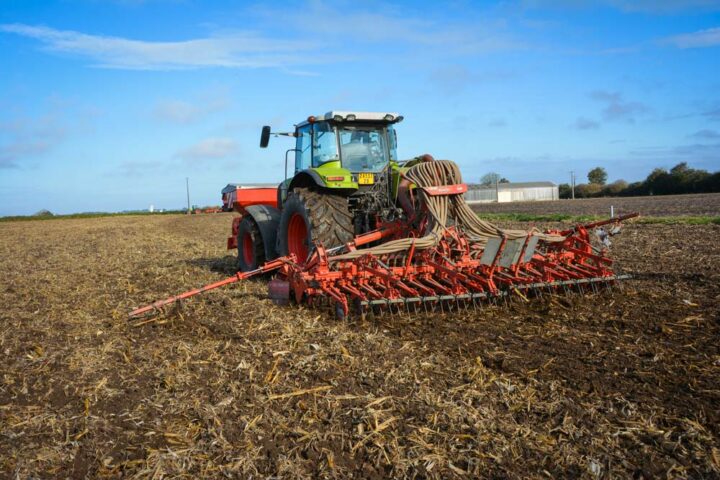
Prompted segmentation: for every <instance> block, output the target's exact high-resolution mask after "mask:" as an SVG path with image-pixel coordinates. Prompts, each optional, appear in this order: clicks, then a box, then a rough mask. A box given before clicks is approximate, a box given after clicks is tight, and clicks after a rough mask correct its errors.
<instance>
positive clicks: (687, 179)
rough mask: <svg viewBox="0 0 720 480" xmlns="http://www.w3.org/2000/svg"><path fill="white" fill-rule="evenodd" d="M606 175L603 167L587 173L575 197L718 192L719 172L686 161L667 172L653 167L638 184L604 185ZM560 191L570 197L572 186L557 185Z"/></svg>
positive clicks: (576, 187)
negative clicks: (585, 181)
mask: <svg viewBox="0 0 720 480" xmlns="http://www.w3.org/2000/svg"><path fill="white" fill-rule="evenodd" d="M607 176H608V175H607V172H606V171H605V169H604V168H602V167H596V168H593V169H592V170H590V172H589V173H588V183H582V184H579V185H575V198H590V197H618V196H619V197H630V196H642V195H678V194H683V193H711V192H720V171H718V172H714V173H710V172H708V171H707V170H699V169H695V168H690V167H689V166H688V164H687V162H682V163H678V164H677V165H675V166H674V167H673V168H671V169H670V170H666V169H664V168H656V169H655V170H653V171H652V172H650V175H648V176H647V178H646V179H645V180H642V181H640V182H633V183H628V182H626V181H625V180H616V181H614V182H612V183H607ZM559 190H560V192H559V193H560V198H572V187H571V186H570V185H569V184H567V183H563V184H560V186H559Z"/></svg>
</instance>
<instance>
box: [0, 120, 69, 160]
mask: <svg viewBox="0 0 720 480" xmlns="http://www.w3.org/2000/svg"><path fill="white" fill-rule="evenodd" d="M65 136H66V130H65V128H64V127H63V126H62V124H61V123H60V121H59V119H58V118H57V116H56V115H55V114H47V115H43V116H41V117H39V118H25V119H18V120H15V121H13V122H8V123H1V124H0V169H9V168H19V167H20V166H21V164H22V162H23V161H24V160H26V159H28V158H33V157H36V156H39V155H42V154H44V153H46V152H48V151H49V150H51V149H52V148H53V147H55V146H56V145H58V144H59V143H60V142H62V141H63V139H64V138H65Z"/></svg>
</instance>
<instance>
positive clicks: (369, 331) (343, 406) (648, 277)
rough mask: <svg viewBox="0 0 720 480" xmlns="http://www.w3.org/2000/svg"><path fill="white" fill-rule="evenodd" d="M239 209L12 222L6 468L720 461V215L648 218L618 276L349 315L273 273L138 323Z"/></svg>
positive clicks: (378, 474) (222, 262) (10, 473)
mask: <svg viewBox="0 0 720 480" xmlns="http://www.w3.org/2000/svg"><path fill="white" fill-rule="evenodd" d="M229 223H230V217H229V216H228V215H224V214H223V215H208V216H202V215H197V216H191V217H186V216H163V217H123V218H96V219H82V220H67V221H56V222H17V223H5V224H3V225H2V227H0V262H2V268H1V269H0V270H1V271H2V272H3V278H2V284H1V285H2V288H1V289H0V299H1V302H2V305H3V309H2V313H0V316H1V317H2V322H1V323H0V355H1V356H2V377H1V378H2V384H1V386H0V438H1V441H0V476H2V477H16V476H17V477H19V478H27V477H38V478H65V477H80V478H82V477H85V476H88V477H111V478H112V477H120V476H122V477H129V478H197V477H208V478H213V477H217V478H220V477H223V478H224V477H227V476H230V477H241V478H248V477H250V476H253V477H267V476H278V477H281V478H347V477H355V478H387V477H410V478H413V477H415V478H428V477H429V478H453V477H457V478H471V477H508V476H511V477H517V476H527V477H545V476H548V475H549V476H551V477H568V476H569V477H590V478H592V477H605V476H610V477H629V476H633V475H635V476H636V477H645V478H650V477H654V476H660V477H666V476H669V477H683V476H691V477H703V476H704V477H712V476H717V475H720V442H719V440H718V438H719V433H720V431H719V427H718V425H720V418H719V414H718V412H720V390H719V388H718V385H720V349H719V348H720V347H718V342H717V339H718V338H719V337H718V335H719V334H720V325H719V324H718V320H717V314H718V311H719V307H720V277H719V276H718V273H717V272H718V268H719V267H720V246H718V244H717V242H709V241H707V239H708V238H717V235H718V233H720V227H718V226H713V225H709V226H688V225H636V226H633V228H632V229H628V231H627V232H626V233H624V234H623V235H621V236H619V237H617V238H616V240H615V251H614V253H613V255H614V257H615V258H617V259H618V270H620V271H623V272H625V273H632V274H634V275H635V276H636V280H633V281H632V282H627V283H625V285H624V288H623V289H622V290H616V291H614V292H613V293H611V294H608V293H605V294H603V295H602V296H593V295H587V296H584V297H579V296H572V295H571V296H569V297H550V296H545V297H543V298H541V299H534V300H533V301H531V302H525V301H523V300H522V299H517V300H516V301H514V302H512V303H510V304H508V305H498V306H491V307H487V308H485V309H483V310H479V311H471V312H467V313H460V314H453V315H437V314H435V315H421V314H420V315H419V314H414V315H407V314H405V315H396V316H385V317H379V318H374V319H369V320H366V321H364V322H359V321H356V322H347V323H344V322H339V321H337V320H335V319H334V318H333V317H332V316H331V315H328V314H325V313H323V312H321V311H317V310H308V309H305V308H297V307H292V306H290V307H278V306H275V305H273V304H272V303H271V302H270V301H269V300H267V299H266V298H265V291H266V288H265V286H266V279H260V280H257V281H250V282H246V283H241V284H237V285H236V286H234V287H231V288H227V289H225V290H219V291H215V292H212V293H208V294H207V295H206V296H204V297H202V298H201V299H196V300H194V301H189V302H186V303H184V304H182V305H180V306H178V307H176V308H172V309H168V310H167V311H165V312H164V313H163V314H161V315H159V316H157V317H153V318H150V319H140V320H134V321H130V322H128V321H127V319H126V317H125V312H127V311H128V310H129V309H130V307H132V306H135V305H139V304H143V303H148V302H150V301H152V300H153V299H155V298H160V297H163V296H167V295H169V294H172V293H174V292H177V291H181V290H183V289H186V288H187V287H192V286H196V285H201V284H204V283H209V282H211V281H214V280H216V279H218V278H221V277H223V276H226V275H229V274H232V273H233V270H232V269H233V266H234V263H235V262H234V258H232V257H230V256H228V255H227V253H226V252H225V251H224V250H223V248H224V245H223V240H224V235H225V233H226V230H227V227H228V224H229ZM509 227H519V228H524V227H525V226H523V225H509Z"/></svg>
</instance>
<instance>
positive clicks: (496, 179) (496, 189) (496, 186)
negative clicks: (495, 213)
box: [495, 175, 500, 203]
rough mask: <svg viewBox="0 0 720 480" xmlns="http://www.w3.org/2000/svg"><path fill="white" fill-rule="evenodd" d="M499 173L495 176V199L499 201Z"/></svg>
mask: <svg viewBox="0 0 720 480" xmlns="http://www.w3.org/2000/svg"><path fill="white" fill-rule="evenodd" d="M499 177H500V175H497V176H496V177H495V201H496V202H497V203H500V187H499V186H498V182H499Z"/></svg>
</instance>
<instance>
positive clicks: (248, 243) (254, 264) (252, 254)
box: [237, 216, 265, 272]
mask: <svg viewBox="0 0 720 480" xmlns="http://www.w3.org/2000/svg"><path fill="white" fill-rule="evenodd" d="M237 246H238V257H237V267H238V270H240V271H241V272H249V271H250V270H255V269H256V268H258V267H260V265H262V264H263V263H265V245H264V244H263V240H262V236H261V235H260V229H259V228H258V226H257V223H255V220H253V219H252V217H250V216H246V217H244V218H243V219H242V220H241V221H240V225H238V238H237Z"/></svg>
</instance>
